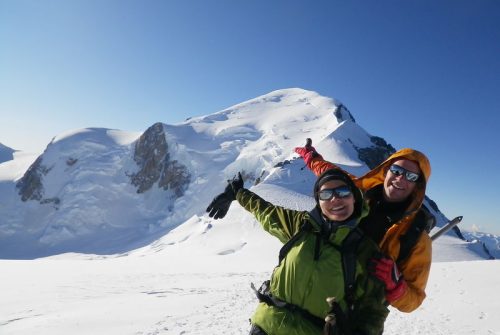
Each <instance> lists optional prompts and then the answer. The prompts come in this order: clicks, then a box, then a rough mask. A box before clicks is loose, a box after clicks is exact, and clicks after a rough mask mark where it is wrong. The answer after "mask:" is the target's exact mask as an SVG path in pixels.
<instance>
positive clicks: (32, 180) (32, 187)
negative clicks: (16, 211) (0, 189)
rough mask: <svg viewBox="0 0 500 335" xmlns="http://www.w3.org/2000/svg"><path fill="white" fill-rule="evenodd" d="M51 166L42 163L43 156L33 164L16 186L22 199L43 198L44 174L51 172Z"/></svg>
mask: <svg viewBox="0 0 500 335" xmlns="http://www.w3.org/2000/svg"><path fill="white" fill-rule="evenodd" d="M50 169H51V168H48V167H46V166H44V165H43V164H42V156H40V157H38V158H37V159H36V161H35V162H34V163H33V164H31V166H30V167H29V169H28V170H27V171H26V172H25V173H24V175H23V177H22V178H21V179H19V181H18V182H17V184H16V188H17V189H18V190H19V192H18V193H19V195H20V196H21V200H22V201H28V200H39V201H40V200H42V198H43V176H45V175H47V173H49V171H50Z"/></svg>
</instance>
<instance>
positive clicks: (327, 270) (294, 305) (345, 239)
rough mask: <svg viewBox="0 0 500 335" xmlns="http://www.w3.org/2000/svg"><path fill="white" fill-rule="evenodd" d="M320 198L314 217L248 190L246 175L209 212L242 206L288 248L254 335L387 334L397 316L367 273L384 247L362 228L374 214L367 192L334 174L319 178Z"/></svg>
mask: <svg viewBox="0 0 500 335" xmlns="http://www.w3.org/2000/svg"><path fill="white" fill-rule="evenodd" d="M314 197H315V200H316V206H315V207H314V209H313V210H311V211H310V212H307V211H296V210H291V209H286V208H283V207H279V206H275V205H273V204H272V203H269V202H267V201H265V200H264V199H262V198H261V197H259V196H258V195H256V194H255V193H253V192H251V191H249V190H247V189H245V188H243V180H242V177H241V174H238V178H236V179H234V180H233V181H231V182H230V183H229V184H228V185H227V187H226V189H225V191H224V192H223V193H222V194H220V195H218V196H217V197H215V198H214V200H213V201H212V202H211V203H210V205H209V206H208V208H207V212H209V216H210V217H213V218H215V219H219V218H222V217H224V216H225V215H226V213H227V210H228V209H229V206H230V204H231V202H232V201H233V200H237V201H238V202H239V204H240V205H241V206H242V207H244V208H245V209H246V210H247V211H249V212H251V213H252V214H253V215H254V216H255V218H256V219H257V221H259V222H260V223H261V225H262V227H263V228H264V229H265V230H266V231H267V232H269V233H270V234H271V235H273V236H275V237H277V238H278V239H279V240H280V241H281V242H282V243H283V244H284V247H283V248H282V249H281V251H280V263H279V265H278V266H277V267H276V268H275V269H274V271H273V273H272V276H271V279H270V280H269V281H266V282H265V283H264V284H263V286H262V287H261V288H260V289H259V290H256V293H257V296H258V298H259V300H260V303H259V305H258V306H257V309H256V311H255V313H254V315H253V316H252V318H251V323H252V328H251V330H250V334H251V335H261V334H262V335H309V334H310V335H313V334H315V335H319V334H322V333H323V334H336V335H337V334H338V335H379V334H381V333H382V331H383V325H384V321H385V319H386V317H387V315H388V313H389V311H388V309H387V307H386V306H385V305H384V301H385V291H384V286H383V284H382V283H380V282H379V281H376V280H373V279H372V277H371V276H369V275H368V271H367V265H368V261H369V259H370V258H372V257H373V256H374V255H375V254H377V253H378V252H379V249H378V247H377V245H376V244H375V243H374V242H372V241H371V240H370V239H368V238H365V237H364V235H363V234H362V233H361V231H360V230H359V229H358V228H357V224H358V222H359V220H360V219H361V218H362V217H363V216H365V215H366V213H367V208H366V206H365V202H364V201H363V196H362V193H361V191H360V190H359V189H358V188H357V187H356V186H355V185H354V183H353V182H352V180H351V179H350V178H349V176H348V175H347V174H346V173H344V172H342V171H340V170H338V169H332V170H328V171H325V173H323V174H322V175H321V176H319V177H318V179H317V181H316V183H315V185H314ZM330 297H334V298H335V300H334V302H332V301H331V300H330V301H329V302H327V298H330ZM325 318H326V319H327V320H328V322H325Z"/></svg>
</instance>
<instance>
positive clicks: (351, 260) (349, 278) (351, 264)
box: [341, 228, 363, 311]
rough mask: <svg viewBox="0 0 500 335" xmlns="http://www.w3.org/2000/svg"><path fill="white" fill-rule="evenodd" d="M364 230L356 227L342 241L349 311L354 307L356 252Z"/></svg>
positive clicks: (346, 297)
mask: <svg viewBox="0 0 500 335" xmlns="http://www.w3.org/2000/svg"><path fill="white" fill-rule="evenodd" d="M362 238H363V232H362V231H361V230H360V229H359V228H354V229H353V230H352V231H351V232H350V233H349V234H348V235H347V237H346V238H345V240H344V242H343V243H342V247H341V253H342V269H343V271H344V291H345V299H346V302H347V305H348V307H349V311H352V309H353V308H354V291H355V287H354V284H355V282H356V252H357V250H358V246H359V243H360V241H361V240H362Z"/></svg>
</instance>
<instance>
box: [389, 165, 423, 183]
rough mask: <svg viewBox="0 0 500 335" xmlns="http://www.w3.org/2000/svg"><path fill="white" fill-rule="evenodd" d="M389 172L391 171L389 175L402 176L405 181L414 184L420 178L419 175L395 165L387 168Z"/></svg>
mask: <svg viewBox="0 0 500 335" xmlns="http://www.w3.org/2000/svg"><path fill="white" fill-rule="evenodd" d="M389 171H391V173H392V174H393V175H395V176H401V175H404V176H405V178H406V180H408V181H411V182H413V183H414V182H416V181H417V180H418V178H420V175H419V174H418V173H415V172H411V171H408V170H406V169H405V168H403V167H401V166H399V165H396V164H392V165H391V167H390V168H389Z"/></svg>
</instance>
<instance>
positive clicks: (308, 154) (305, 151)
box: [295, 145, 323, 165]
mask: <svg viewBox="0 0 500 335" xmlns="http://www.w3.org/2000/svg"><path fill="white" fill-rule="evenodd" d="M295 152H296V153H298V154H299V155H300V157H302V158H303V159H304V162H305V163H306V164H307V165H309V163H310V162H311V161H312V160H313V158H316V157H320V158H321V159H323V156H321V155H320V154H318V152H317V151H316V149H315V148H314V147H313V146H312V145H310V146H305V147H296V148H295Z"/></svg>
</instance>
